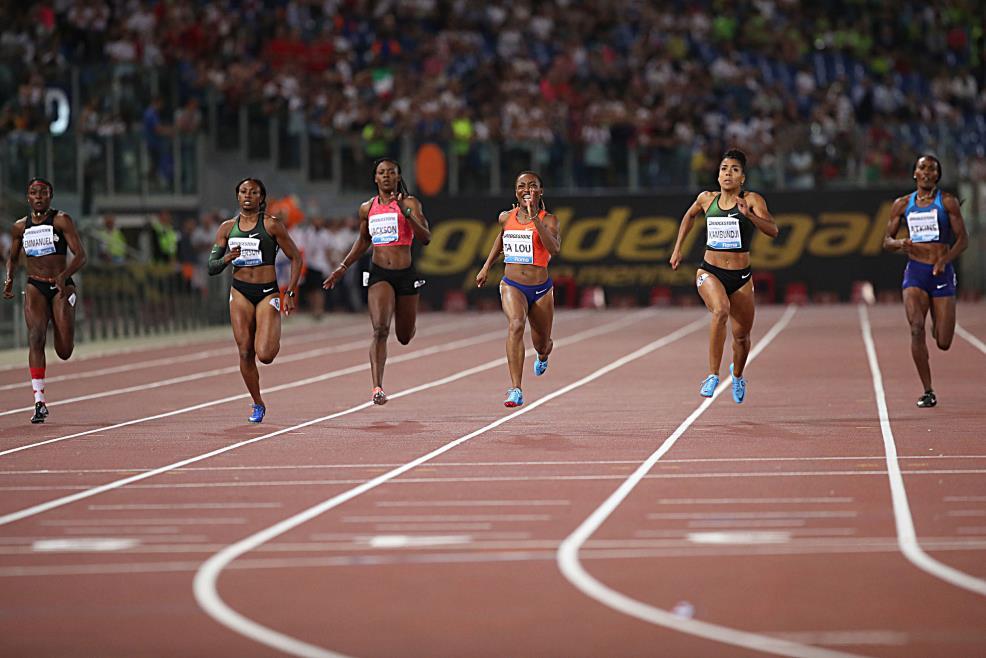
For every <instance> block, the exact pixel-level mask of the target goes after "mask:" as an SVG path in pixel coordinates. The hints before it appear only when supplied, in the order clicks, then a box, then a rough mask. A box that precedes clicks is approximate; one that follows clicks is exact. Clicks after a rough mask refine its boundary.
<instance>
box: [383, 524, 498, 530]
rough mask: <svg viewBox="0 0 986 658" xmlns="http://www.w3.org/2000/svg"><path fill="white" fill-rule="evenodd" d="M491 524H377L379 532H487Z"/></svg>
mask: <svg viewBox="0 0 986 658" xmlns="http://www.w3.org/2000/svg"><path fill="white" fill-rule="evenodd" d="M492 527H493V524H492V523H378V524H377V525H376V529H377V530H378V531H379V532H446V531H450V530H453V531H461V530H489V529H490V528H492Z"/></svg>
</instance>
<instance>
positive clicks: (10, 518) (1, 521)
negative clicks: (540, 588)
mask: <svg viewBox="0 0 986 658" xmlns="http://www.w3.org/2000/svg"><path fill="white" fill-rule="evenodd" d="M650 315H652V314H651V313H650V312H642V313H634V314H632V315H630V316H627V317H624V318H621V319H619V320H614V321H613V322H607V323H606V324H602V325H599V326H597V327H593V328H592V329H586V330H584V331H580V332H578V333H575V334H572V335H571V336H566V337H565V338H559V339H558V340H556V341H555V347H564V346H566V345H571V344H575V343H578V342H580V341H583V340H586V339H589V338H593V337H595V336H601V335H603V334H607V333H610V332H613V331H616V330H618V329H620V328H623V327H625V326H627V325H630V324H633V323H635V322H637V321H638V320H641V319H643V318H645V317H648V316H650ZM698 322H699V321H697V320H696V321H695V322H692V323H691V324H689V325H687V326H686V327H684V328H682V329H678V330H677V331H675V332H674V333H672V334H670V335H672V336H678V335H679V334H681V332H685V330H689V331H694V329H691V327H697V326H698ZM495 333H496V334H497V335H499V336H501V337H502V336H503V332H502V331H499V332H495ZM682 335H683V334H682ZM479 338H481V337H480V336H477V337H474V338H471V339H466V340H463V341H455V342H452V343H448V344H446V345H443V346H439V347H429V348H426V349H423V350H419V351H418V352H416V353H415V352H412V353H410V354H405V355H402V356H404V357H405V358H404V359H403V360H405V361H407V360H410V359H411V358H418V356H426V355H428V354H437V353H438V352H443V351H446V350H447V349H457V347H453V346H455V345H456V344H457V343H460V345H458V347H461V346H462V345H461V343H466V342H473V341H477V340H479ZM528 353H529V355H533V354H534V350H533V349H530V350H528ZM414 354H417V356H414V357H412V355H414ZM399 359H400V357H399V356H398V357H394V358H391V359H388V360H389V361H390V362H391V363H393V362H394V361H397V360H399ZM506 361H507V359H506V357H500V358H498V359H493V360H492V361H487V362H486V363H482V364H480V365H478V366H474V367H472V368H465V369H463V370H460V371H459V372H457V373H456V374H454V375H449V376H447V377H442V378H440V379H434V380H432V381H430V382H426V383H424V384H419V385H418V386H413V387H411V388H408V389H405V390H403V391H399V392H397V393H394V394H393V395H391V396H390V399H391V400H393V399H397V398H401V397H404V396H406V395H413V394H415V393H419V392H421V391H425V390H428V389H430V388H435V387H437V386H443V385H445V384H450V383H452V382H455V381H458V380H460V379H464V378H466V377H470V376H472V375H475V374H477V373H480V372H484V371H486V370H490V369H492V368H496V367H499V366H501V365H503V364H504V363H506ZM365 368H366V366H365V365H363V366H360V371H362V370H364V369H365ZM337 372H338V371H337ZM329 375H331V373H329ZM322 377H325V378H328V375H322ZM297 385H299V383H298V382H295V383H294V384H291V385H284V386H275V387H274V388H271V389H268V390H267V392H268V393H270V392H273V391H274V390H282V389H283V388H290V387H293V386H297ZM236 397H237V398H239V397H245V395H244V396H236ZM208 404H213V403H206V404H205V405H199V407H202V406H208ZM371 406H373V403H372V402H364V403H362V404H358V405H356V406H355V407H350V408H349V409H343V410H342V411H337V412H335V413H332V414H328V415H327V416H321V417H320V418H314V419H312V420H308V421H305V422H304V423H299V424H297V425H292V426H290V427H285V428H283V429H280V430H276V431H274V432H269V433H267V434H261V435H260V436H255V437H253V438H252V439H246V440H244V441H239V442H237V443H233V444H230V445H227V446H223V447H222V448H217V449H216V450H211V451H209V452H206V453H202V454H199V455H196V456H194V457H189V458H187V459H182V460H180V461H177V462H174V463H172V464H168V465H166V466H161V467H159V468H155V469H152V470H150V471H145V472H143V473H138V474H136V475H131V476H130V477H126V478H122V479H119V480H114V481H113V482H108V483H106V484H103V485H99V486H96V487H92V488H87V489H85V490H83V491H80V492H78V493H74V494H70V495H68V496H62V497H61V498H56V499H54V500H49V501H47V502H44V503H40V504H38V505H33V506H31V507H27V508H24V509H21V510H18V511H16V512H11V513H9V514H4V515H2V516H0V526H2V525H6V524H8V523H13V522H14V521H18V520H20V519H25V518H28V517H31V516H35V515H37V514H41V513H43V512H47V511H49V510H53V509H56V508H58V507H63V506H65V505H68V504H71V503H74V502H76V501H79V500H84V499H86V498H90V497H92V496H96V495H98V494H101V493H104V492H106V491H112V490H114V489H119V488H120V487H125V486H127V485H130V484H133V483H135V482H140V481H141V480H146V479H148V478H152V477H154V476H156V475H160V474H162V473H168V472H170V471H174V470H177V469H179V468H182V467H184V466H188V465H189V464H195V463H198V462H201V461H204V460H206V459H210V458H212V457H215V456H216V455H222V454H224V453H227V452H230V451H232V450H236V449H238V448H242V447H243V446H248V445H251V444H253V443H257V442H259V441H266V440H267V439H270V438H273V437H275V436H280V435H282V434H286V433H288V432H292V431H294V430H297V429H301V428H304V427H310V426H312V425H316V424H318V423H322V422H325V421H327V420H333V419H335V418H340V417H342V416H347V415H349V414H351V413H355V412H357V411H361V410H363V409H367V408H369V407H371ZM531 406H534V407H536V406H537V403H535V404H533V405H531ZM527 408H531V407H527ZM175 413H177V412H169V413H168V414H159V415H158V416H152V417H150V418H158V417H163V416H164V415H173V414H175ZM144 420H147V419H144ZM136 422H141V420H140V419H138V420H136V421H128V422H127V423H120V424H119V425H116V426H114V427H123V426H124V425H130V424H133V423H136ZM104 429H105V428H104ZM0 454H2V453H0ZM360 481H362V480H360ZM150 486H153V485H150ZM164 487H169V485H164Z"/></svg>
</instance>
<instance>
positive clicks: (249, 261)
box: [229, 238, 264, 267]
mask: <svg viewBox="0 0 986 658" xmlns="http://www.w3.org/2000/svg"><path fill="white" fill-rule="evenodd" d="M237 247H239V248H240V255H239V256H237V257H236V258H235V259H234V260H233V265H235V266H236V267H255V266H257V265H261V264H263V262H264V257H263V255H262V254H261V253H260V238H230V239H229V248H230V251H232V250H233V249H236V248H237Z"/></svg>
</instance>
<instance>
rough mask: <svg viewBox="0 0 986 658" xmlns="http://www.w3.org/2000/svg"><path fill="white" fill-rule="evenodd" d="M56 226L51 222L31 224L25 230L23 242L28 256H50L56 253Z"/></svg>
mask: <svg viewBox="0 0 986 658" xmlns="http://www.w3.org/2000/svg"><path fill="white" fill-rule="evenodd" d="M57 239H58V236H57V235H55V227H54V226H52V225H51V224H41V225H40V226H31V227H28V228H27V229H26V230H25V231H24V237H23V240H22V244H23V245H24V253H25V254H27V255H28V256H32V257H34V256H50V255H51V254H53V253H55V241H56V240H57Z"/></svg>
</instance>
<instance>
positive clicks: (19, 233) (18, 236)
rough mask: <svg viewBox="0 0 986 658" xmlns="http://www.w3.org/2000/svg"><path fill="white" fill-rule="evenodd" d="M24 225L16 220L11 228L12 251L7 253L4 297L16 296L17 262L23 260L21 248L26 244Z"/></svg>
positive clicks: (11, 297)
mask: <svg viewBox="0 0 986 658" xmlns="http://www.w3.org/2000/svg"><path fill="white" fill-rule="evenodd" d="M24 226H25V224H22V223H20V222H14V226H13V228H11V229H10V238H11V242H10V253H9V254H7V278H6V280H4V282H3V298H4V299H13V298H14V271H15V270H16V269H17V263H19V262H20V260H21V249H22V247H23V245H24Z"/></svg>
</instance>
